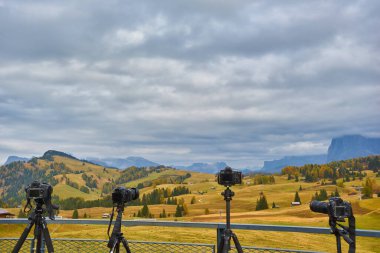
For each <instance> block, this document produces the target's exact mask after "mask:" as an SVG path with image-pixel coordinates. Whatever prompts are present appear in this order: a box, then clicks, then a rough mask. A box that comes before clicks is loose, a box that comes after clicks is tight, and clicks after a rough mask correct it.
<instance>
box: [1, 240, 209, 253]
mask: <svg viewBox="0 0 380 253" xmlns="http://www.w3.org/2000/svg"><path fill="white" fill-rule="evenodd" d="M17 240H18V239H16V238H1V239H0V252H2V253H3V252H4V253H5V252H11V251H12V249H13V247H14V246H15V245H16V243H17ZM52 240H53V247H54V252H58V253H59V252H71V253H79V252H80V253H98V252H99V253H100V252H102V253H104V252H109V251H110V249H109V248H108V247H107V242H108V241H105V240H93V239H52ZM31 241H32V239H30V238H28V239H27V240H25V242H24V244H23V246H22V248H21V250H20V252H22V253H23V252H25V253H27V252H30V246H31ZM128 246H129V248H130V250H131V252H133V253H150V252H151V253H177V252H178V253H182V252H183V253H193V252H199V253H214V252H215V245H212V244H195V243H177V242H143V241H129V242H128ZM122 247H123V245H122V244H120V252H125V250H123V248H122ZM45 249H46V248H45ZM45 252H47V250H45Z"/></svg>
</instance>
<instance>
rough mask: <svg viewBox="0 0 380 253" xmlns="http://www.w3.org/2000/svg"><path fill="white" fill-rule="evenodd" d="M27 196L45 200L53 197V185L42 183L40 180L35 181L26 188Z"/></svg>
mask: <svg viewBox="0 0 380 253" xmlns="http://www.w3.org/2000/svg"><path fill="white" fill-rule="evenodd" d="M25 192H26V198H27V199H34V200H36V201H37V200H42V201H43V202H45V200H47V199H49V198H51V194H52V193H53V187H52V186H51V185H50V184H47V183H40V182H38V181H33V182H32V183H31V184H30V185H28V187H26V188H25Z"/></svg>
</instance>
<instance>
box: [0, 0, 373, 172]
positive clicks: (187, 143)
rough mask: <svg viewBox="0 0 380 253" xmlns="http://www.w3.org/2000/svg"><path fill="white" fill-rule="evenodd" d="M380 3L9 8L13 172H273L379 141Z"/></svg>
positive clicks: (2, 152)
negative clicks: (61, 158) (56, 159)
mask: <svg viewBox="0 0 380 253" xmlns="http://www.w3.org/2000/svg"><path fill="white" fill-rule="evenodd" d="M379 13H380V1H376V0H372V1H370V0H363V1H359V0H357V1H349V2H348V1H343V0H340V1H271V0H268V1H245V0H235V1H220V0H202V1H201V0H193V1H177V0H176V1H170V0H162V1H144V2H136V1H121V0H120V1H119V0H110V1H106V2H105V1H98V0H94V1H72V0H68V1H58V0H53V1H47V0H33V1H27V2H26V1H21V0H12V1H10V0H0V34H1V35H0V48H1V50H0V161H1V162H3V161H5V160H6V158H7V157H8V156H9V155H17V156H23V157H32V156H41V155H42V154H43V153H44V152H45V151H47V150H50V149H54V150H59V151H63V152H66V153H70V154H73V155H75V156H77V157H80V158H86V157H98V158H105V157H120V158H125V157H128V156H141V157H144V158H146V159H148V160H151V161H154V162H157V163H161V164H165V165H189V164H191V163H193V162H208V163H212V162H217V161H224V162H226V163H227V164H229V165H231V166H233V167H238V168H244V167H255V168H257V167H260V166H262V163H263V161H264V160H273V159H279V158H281V157H283V156H286V155H310V154H324V153H327V148H328V146H329V144H330V141H331V139H332V138H333V137H337V136H342V135H346V134H361V135H364V136H367V137H380V127H379V126H380V34H379V32H378V28H379V27H380V15H379Z"/></svg>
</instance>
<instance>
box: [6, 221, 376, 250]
mask: <svg viewBox="0 0 380 253" xmlns="http://www.w3.org/2000/svg"><path fill="white" fill-rule="evenodd" d="M27 222H28V219H0V224H26V223H27ZM47 223H48V224H66V225H69V224H86V225H108V220H93V219H60V220H47ZM122 225H124V226H159V227H189V228H212V229H216V230H217V241H219V240H220V238H221V235H222V232H223V230H224V228H225V224H222V223H205V222H176V221H156V220H124V221H122ZM231 229H242V230H259V231H260V230H261V231H272V232H273V231H280V232H298V233H313V234H330V229H329V228H322V227H303V226H281V225H259V224H231ZM356 235H357V236H363V237H375V238H380V231H377V230H362V229H359V230H356ZM17 240H18V238H0V252H10V251H11V249H12V248H13V247H14V245H15V244H16V242H17ZM53 244H54V248H55V252H84V253H86V252H94V253H96V252H108V251H109V249H108V248H107V241H105V240H93V239H54V238H53ZM216 244H217V243H216ZM129 246H130V248H131V251H132V252H133V253H140V252H141V253H143V252H144V253H145V252H152V253H161V252H162V253H164V252H165V253H175V252H181V253H182V252H183V253H187V252H201V253H202V252H213V253H215V252H216V246H215V245H213V244H195V243H177V242H143V241H129ZM29 248H30V240H27V241H26V242H25V245H24V246H23V250H24V251H21V252H29ZM243 249H244V252H245V253H251V252H252V253H270V252H276V253H282V252H297V253H299V252H304V253H311V251H301V250H286V249H274V248H259V247H243Z"/></svg>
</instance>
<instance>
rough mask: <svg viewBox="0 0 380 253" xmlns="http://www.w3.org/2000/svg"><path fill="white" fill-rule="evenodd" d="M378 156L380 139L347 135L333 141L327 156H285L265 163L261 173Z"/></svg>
mask: <svg viewBox="0 0 380 253" xmlns="http://www.w3.org/2000/svg"><path fill="white" fill-rule="evenodd" d="M378 154H380V138H368V137H364V136H361V135H345V136H341V137H337V138H333V139H332V141H331V144H330V146H329V149H328V152H327V154H326V155H307V156H285V157H284V158H282V159H279V160H273V161H265V162H264V167H263V168H262V169H261V171H262V172H266V173H278V172H280V171H281V169H282V168H284V167H286V166H303V165H305V164H323V163H328V162H332V161H340V160H346V159H351V158H357V157H363V156H369V155H378Z"/></svg>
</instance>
